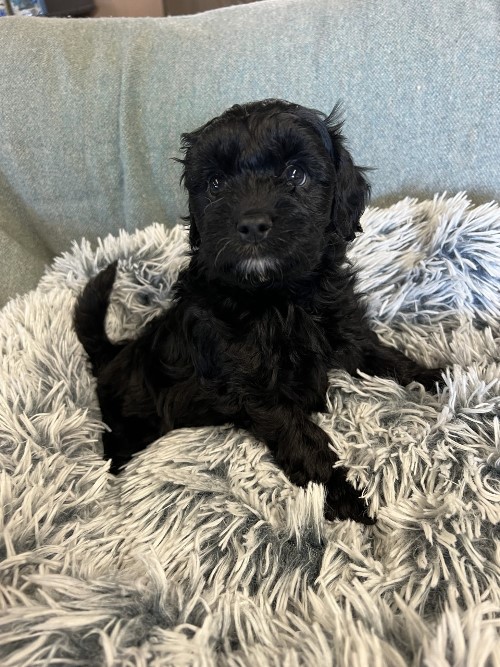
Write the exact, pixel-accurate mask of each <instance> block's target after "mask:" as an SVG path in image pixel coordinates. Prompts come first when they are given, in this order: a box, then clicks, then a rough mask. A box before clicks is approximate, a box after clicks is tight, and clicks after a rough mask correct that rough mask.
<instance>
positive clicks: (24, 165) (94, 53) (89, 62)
mask: <svg viewBox="0 0 500 667" xmlns="http://www.w3.org/2000/svg"><path fill="white" fill-rule="evenodd" d="M498 15H499V12H498V0H476V1H475V2H470V0H449V1H448V0H446V1H440V2H439V3H438V2H436V3H427V2H420V0H405V2H401V0H384V2H379V3H374V2H373V0H268V1H264V2H257V3H255V4H251V5H243V6H237V7H231V8H227V9H223V10H218V11H213V12H208V13H205V14H200V15H196V16H191V17H175V18H166V19H130V20H127V19H109V20H108V19H100V20H96V19H88V20H65V19H2V20H1V21H0V43H1V58H2V65H3V67H2V76H1V77H0V128H1V146H0V229H6V228H7V226H9V227H10V228H13V227H16V226H24V227H26V229H29V233H30V235H31V237H33V238H37V239H39V241H40V244H41V245H42V246H43V247H45V248H48V249H49V250H50V252H58V251H61V250H63V249H66V248H68V247H69V244H70V241H71V240H72V239H74V238H80V237H81V236H83V235H85V236H86V237H87V238H89V239H90V240H94V239H95V238H96V237H97V236H98V235H103V234H106V233H108V232H116V231H117V230H118V229H119V228H125V229H127V230H132V229H134V228H135V227H143V226H145V225H149V224H151V223H152V222H153V221H157V222H161V223H166V224H168V225H173V224H174V223H175V222H176V221H177V220H178V217H179V216H180V215H183V214H185V213H186V200H185V194H184V192H183V190H182V188H181V186H180V184H179V177H180V165H179V164H177V163H176V162H174V161H173V160H172V159H171V158H172V157H175V156H177V157H178V156H179V155H180V153H179V139H180V134H181V133H182V132H184V131H188V130H192V129H194V128H195V127H197V126H198V125H200V124H201V123H203V122H205V121H206V120H207V119H209V118H210V117H212V116H213V115H215V114H218V113H220V112H221V111H222V110H224V109H225V108H226V107H228V106H230V105H232V104H234V103H237V102H245V101H249V100H254V99H260V98H265V97H282V98H285V99H289V100H292V101H296V102H299V103H301V104H304V105H308V106H312V107H316V108H319V109H321V110H324V111H329V110H331V108H332V107H333V105H334V104H335V102H337V101H338V100H342V101H343V103H344V108H345V115H346V119H347V120H346V124H345V132H346V135H347V137H348V139H349V144H350V147H351V150H352V152H353V154H354V157H355V159H356V161H357V162H358V163H359V164H363V165H368V166H372V167H374V168H375V171H373V172H372V173H371V175H370V178H371V181H372V183H373V195H374V201H375V202H377V201H382V200H384V201H387V200H388V199H397V198H399V197H400V196H402V195H406V194H411V195H414V194H430V193H433V192H435V191H442V190H448V191H449V192H456V191H459V190H467V191H468V192H469V194H471V195H472V196H473V197H475V198H476V199H480V200H481V199H488V198H493V197H498V195H499V191H500V183H499V180H500V179H499V164H500V105H499V103H498V102H499V99H500V91H499V83H498V82H499V76H498V71H499V62H500V57H499V54H500V29H499V27H500V24H499V18H498Z"/></svg>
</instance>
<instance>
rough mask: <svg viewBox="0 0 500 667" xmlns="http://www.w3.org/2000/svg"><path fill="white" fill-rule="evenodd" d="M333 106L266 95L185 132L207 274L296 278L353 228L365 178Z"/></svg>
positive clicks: (194, 223) (195, 243)
mask: <svg viewBox="0 0 500 667" xmlns="http://www.w3.org/2000/svg"><path fill="white" fill-rule="evenodd" d="M335 115H336V110H335V109H334V111H333V112H332V114H331V115H330V116H329V117H328V118H327V117H325V116H324V115H322V114H321V113H319V112H317V111H314V110H312V109H306V108H304V107H301V106H298V105H296V104H291V103H289V102H284V101H280V100H265V101H263V102H255V103H251V104H246V105H243V106H234V107H232V108H231V109H229V110H228V111H226V112H225V113H223V114H222V115H221V116H218V117H217V118H214V119H213V120H211V121H210V122H208V123H207V124H206V125H204V126H203V127H201V128H199V129H198V130H196V131H194V132H192V133H189V134H185V135H183V149H184V151H185V159H184V160H183V164H184V173H183V179H184V183H185V185H186V187H187V190H188V193H189V221H190V243H191V248H192V251H193V253H195V254H196V255H197V256H198V259H199V261H200V262H201V265H202V266H203V268H204V269H205V270H206V271H207V273H208V275H209V276H211V277H220V278H225V279H226V280H231V281H236V282H240V283H245V282H251V283H258V282H263V281H268V280H276V279H278V278H280V279H282V280H288V279H293V278H295V277H300V276H303V275H305V274H307V273H308V272H311V271H313V270H314V269H315V268H316V267H317V266H318V265H319V263H320V261H321V258H322V256H323V254H324V252H325V250H326V249H327V248H328V247H329V246H332V245H335V246H336V247H338V246H342V245H344V246H345V243H346V242H347V241H349V240H351V239H352V238H354V235H355V232H356V231H357V230H360V226H359V219H360V216H361V214H362V212H363V210H364V208H365V205H366V201H367V197H368V193H369V186H368V184H367V182H366V180H365V178H364V176H363V171H362V170H361V169H360V168H358V167H356V166H355V165H354V164H353V161H352V159H351V156H350V155H349V153H348V151H347V150H346V148H345V146H344V140H343V137H342V135H341V132H340V130H341V125H342V124H341V123H339V122H337V121H336V119H335Z"/></svg>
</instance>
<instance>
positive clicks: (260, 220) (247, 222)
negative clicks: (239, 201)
mask: <svg viewBox="0 0 500 667" xmlns="http://www.w3.org/2000/svg"><path fill="white" fill-rule="evenodd" d="M272 226H273V223H272V220H271V217H270V216H269V215H267V213H247V214H245V215H243V216H242V217H241V219H240V222H239V224H238V227H237V231H238V234H239V237H240V239H241V240H242V241H243V243H254V244H255V243H260V242H261V241H263V240H264V239H265V238H266V237H267V236H268V234H269V232H270V231H271V228H272Z"/></svg>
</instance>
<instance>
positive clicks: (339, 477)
mask: <svg viewBox="0 0 500 667" xmlns="http://www.w3.org/2000/svg"><path fill="white" fill-rule="evenodd" d="M325 518H326V519H328V520H329V521H333V520H334V519H353V520H354V521H357V522H358V523H363V524H365V525H366V526H372V525H373V524H374V523H376V521H377V520H376V519H374V518H372V517H370V516H368V506H367V505H366V503H365V501H364V500H363V498H361V497H360V494H359V491H356V489H355V488H354V487H353V486H352V484H350V483H349V482H348V481H347V479H346V473H345V470H343V469H342V468H335V469H334V470H333V471H332V476H331V477H330V480H329V482H328V484H327V485H326V502H325Z"/></svg>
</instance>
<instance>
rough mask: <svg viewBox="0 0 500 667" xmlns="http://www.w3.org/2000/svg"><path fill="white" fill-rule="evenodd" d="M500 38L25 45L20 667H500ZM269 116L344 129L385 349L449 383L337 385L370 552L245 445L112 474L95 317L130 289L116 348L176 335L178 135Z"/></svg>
mask: <svg viewBox="0 0 500 667" xmlns="http://www.w3.org/2000/svg"><path fill="white" fill-rule="evenodd" d="M499 27H500V24H499V15H498V2H497V0H477V1H475V2H470V1H469V0H453V1H451V0H443V1H440V2H434V3H430V2H425V3H424V2H420V1H418V0H404V1H403V0H380V1H374V0H263V1H262V2H258V3H255V4H250V5H244V6H239V7H232V8H228V9H224V10H218V11H213V12H209V13H206V14H201V15H198V16H193V17H180V18H175V19H159V20H148V19H144V20H141V19H134V20H104V19H103V20H94V19H89V20H75V21H73V20H62V19H61V20H51V19H47V20H46V19H0V57H1V60H2V66H3V68H2V76H1V78H0V130H1V139H0V179H1V180H0V261H1V265H2V268H3V271H2V280H1V282H0V284H1V285H2V299H3V301H6V302H7V303H6V304H5V305H4V306H3V308H2V309H1V311H0V499H1V501H0V607H1V613H0V638H1V639H0V664H2V665H8V666H9V667H25V665H44V666H47V667H50V666H51V665H73V666H74V667H89V666H92V667H94V666H97V665H99V666H101V665H103V666H106V667H121V666H123V667H146V666H147V667H163V666H167V665H168V666H170V665H171V666H172V667H220V666H224V667H255V666H256V665H258V666H259V667H309V666H310V665H318V666H323V665H332V666H335V667H337V666H338V667H368V666H369V667H371V666H373V667H377V666H380V667H422V666H424V665H425V666H426V667H452V666H455V665H463V666H464V667H467V666H470V667H472V666H473V667H483V666H484V667H487V666H490V665H491V666H492V667H493V666H495V667H497V666H498V664H499V657H498V656H500V615H499V613H498V611H499V609H500V550H499V548H498V545H499V532H498V526H499V525H500V465H499V462H500V428H499V406H500V372H499V369H500V265H499V262H498V257H499V256H500V205H499V204H498V198H499V196H500V178H499V165H500V160H499V158H500V155H499V152H500V141H499V139H500V111H499V105H498V100H499V99H500V94H499V78H498V69H499V67H498V66H499V60H500V59H499V56H500V30H499ZM268 96H276V97H283V98H287V99H291V100H296V101H298V102H301V103H303V104H306V105H309V106H311V107H316V108H319V109H322V110H324V111H328V110H330V109H331V107H332V106H333V105H334V104H335V103H336V102H337V101H338V100H342V101H343V104H344V108H345V118H346V122H345V133H346V135H347V137H348V139H349V144H350V147H351V150H352V153H353V155H354V157H355V159H356V161H357V162H358V163H359V164H363V165H367V166H371V167H373V171H371V172H370V180H371V182H372V184H373V204H372V206H370V207H369V208H368V209H367V211H366V212H365V213H364V215H363V218H362V221H361V223H362V227H363V229H364V233H363V234H360V235H359V236H358V237H357V238H356V240H355V241H354V242H353V243H352V244H351V246H350V248H349V258H350V260H351V261H352V262H353V263H354V264H355V265H356V266H357V268H358V271H359V281H358V288H359V290H360V291H361V293H362V294H364V295H367V296H368V301H367V304H368V317H369V319H370V326H371V327H372V328H373V329H374V330H375V331H376V333H377V334H378V336H379V337H380V338H381V339H382V340H383V341H384V342H385V343H386V344H388V345H391V346H394V347H397V348H400V349H402V350H404V351H405V352H406V353H407V354H408V355H409V356H411V357H413V358H415V359H416V360H418V361H420V362H421V363H423V364H425V365H428V366H431V367H436V366H439V367H442V368H443V369H444V372H443V379H442V386H441V387H440V388H439V390H438V391H437V393H436V394H431V393H428V392H426V391H425V390H424V388H423V387H422V386H421V385H419V384H417V383H413V384H411V385H409V386H407V387H401V386H399V385H397V384H396V383H395V382H393V381H392V380H390V379H387V378H385V379H383V378H377V377H370V376H366V375H364V376H350V375H348V374H347V373H344V372H342V371H335V372H333V371H332V373H331V374H330V377H329V386H328V392H327V406H328V409H327V411H326V412H325V413H324V414H318V415H315V416H314V419H315V420H316V421H317V423H318V424H319V425H320V426H321V427H322V428H323V429H325V431H326V432H327V433H328V434H329V436H330V438H331V442H332V447H333V448H334V450H335V452H336V453H337V455H338V457H339V460H340V462H341V463H342V465H344V466H345V467H346V468H347V469H348V471H349V472H348V475H349V480H350V481H351V482H352V483H353V484H355V485H356V487H357V488H359V489H360V490H363V494H364V496H365V498H366V501H367V504H368V506H369V511H370V513H371V515H373V516H376V517H377V523H376V525H374V526H361V525H360V524H357V523H354V522H352V521H333V522H330V521H326V520H325V519H324V515H323V504H324V489H323V487H322V486H321V485H319V484H310V485H309V486H308V487H307V488H306V489H302V488H298V487H296V486H295V485H293V484H292V483H291V482H290V481H289V480H288V478H287V477H286V476H285V475H284V473H283V472H282V471H281V470H280V469H279V468H278V467H277V466H276V464H275V462H274V460H273V458H272V456H270V453H269V451H268V450H267V448H266V447H265V445H264V444H263V443H262V442H259V441H258V440H257V439H255V438H253V437H252V436H250V435H249V433H247V432H245V431H243V430H240V431H238V430H237V429H234V428H233V427H232V426H231V425H230V424H228V425H223V426H218V427H211V428H210V427H208V428H191V429H178V430H175V431H173V432H171V433H169V434H167V435H166V436H164V437H161V438H159V439H158V440H157V441H155V442H154V443H152V444H151V445H150V446H149V447H147V449H146V450H144V451H143V452H140V453H139V454H138V455H137V456H135V457H134V458H133V460H132V461H131V462H130V463H129V464H128V465H127V466H126V467H125V469H124V470H123V471H122V472H121V473H120V474H119V475H117V476H114V475H111V474H110V472H109V462H108V461H104V460H103V458H102V444H101V439H102V434H103V432H104V429H105V428H106V426H105V425H104V424H103V422H102V419H101V414H100V411H99V405H98V402H97V397H96V390H95V389H96V387H95V379H94V378H93V377H92V373H91V370H90V367H89V363H88V359H87V357H86V355H85V353H84V351H83V349H82V346H81V345H80V344H79V342H78V340H77V338H76V335H75V332H74V330H73V327H72V311H73V308H74V303H75V300H76V298H77V296H78V294H80V293H81V290H82V289H83V287H84V285H85V284H86V282H87V281H88V279H89V277H91V276H92V275H95V274H96V272H97V271H99V270H100V269H102V268H103V267H104V266H106V265H107V264H108V263H109V262H111V261H114V260H118V275H117V279H116V282H115V284H114V288H113V295H112V301H111V305H110V309H109V313H108V317H107V322H106V326H107V330H108V333H109V335H110V337H111V338H113V339H119V338H122V337H132V336H136V335H137V333H138V332H139V331H140V330H141V328H142V327H144V326H145V325H146V324H147V322H148V321H150V320H151V318H153V317H154V316H155V315H157V314H158V313H161V312H162V311H163V309H164V308H166V307H168V305H169V303H170V300H171V297H172V285H173V282H174V281H175V278H176V275H177V273H178V271H179V269H180V267H182V266H183V264H184V263H185V262H186V250H187V244H186V231H185V229H184V227H183V226H182V225H178V224H176V223H177V222H178V221H179V219H180V217H181V216H182V215H184V214H185V213H186V201H185V195H184V192H183V190H182V187H181V185H180V183H179V176H180V171H179V164H178V163H177V162H175V160H172V158H175V157H179V139H180V135H181V133H182V132H183V131H186V130H191V129H193V128H195V127H197V126H198V125H200V124H201V123H203V122H204V121H206V120H207V119H209V118H210V117H211V116H213V115H214V114H217V113H219V112H220V111H221V110H223V109H224V108H226V107H227V106H229V105H230V104H233V103H235V102H241V101H246V100H251V99H255V98H263V97H268ZM495 200H497V201H495ZM82 237H85V238H84V239H83V238H82ZM42 274H43V275H42ZM35 286H36V288H35ZM32 288H35V289H32ZM28 290H31V291H28ZM23 293H24V294H23ZM16 294H20V296H19V297H17V298H11V297H14V296H15V295H16Z"/></svg>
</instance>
